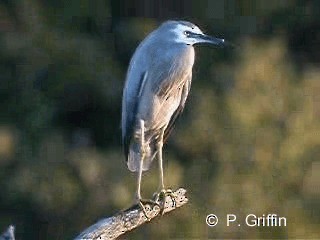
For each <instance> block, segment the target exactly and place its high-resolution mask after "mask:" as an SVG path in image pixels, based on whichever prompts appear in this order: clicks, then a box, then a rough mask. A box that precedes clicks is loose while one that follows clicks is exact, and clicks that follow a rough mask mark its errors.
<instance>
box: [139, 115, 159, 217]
mask: <svg viewBox="0 0 320 240" xmlns="http://www.w3.org/2000/svg"><path fill="white" fill-rule="evenodd" d="M140 130H141V132H140V156H141V158H140V162H139V169H138V178H137V192H136V195H135V201H136V202H137V204H138V205H139V207H140V208H141V209H142V211H143V214H144V216H145V217H146V218H147V219H148V220H150V218H149V217H148V215H147V212H146V209H145V207H144V205H143V204H150V205H158V206H159V204H158V203H157V202H155V201H153V200H149V199H142V198H141V178H142V166H143V160H144V157H145V140H144V120H142V119H141V120H140ZM159 207H160V206H159Z"/></svg>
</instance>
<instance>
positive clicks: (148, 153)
mask: <svg viewBox="0 0 320 240" xmlns="http://www.w3.org/2000/svg"><path fill="white" fill-rule="evenodd" d="M154 152H155V151H154V150H153V148H151V147H150V146H149V145H148V144H147V145H146V148H145V157H144V159H143V163H142V171H147V170H149V168H150V165H151V163H152V161H153V159H154V157H155V154H154ZM140 161H141V153H140V145H139V144H137V143H133V144H132V145H131V146H130V149H129V154H128V161H127V165H128V168H129V170H130V171H131V172H137V171H138V170H139V165H140Z"/></svg>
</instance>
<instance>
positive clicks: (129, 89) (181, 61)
mask: <svg viewBox="0 0 320 240" xmlns="http://www.w3.org/2000/svg"><path fill="white" fill-rule="evenodd" d="M201 43H208V44H213V45H218V46H223V45H225V41H224V39H219V38H215V37H211V36H208V35H206V34H204V33H203V32H202V31H201V30H200V29H199V27H197V26H196V25H195V24H193V23H191V22H187V21H166V22H164V23H163V24H162V25H160V27H159V28H157V29H156V30H154V31H153V32H151V33H150V34H149V35H148V36H147V37H146V38H145V39H144V40H143V41H142V42H141V43H140V45H139V46H138V48H137V49H136V51H135V53H134V55H133V57H132V59H131V61H130V65H129V68H128V72H127V77H126V82H125V86H124V90H123V99H122V124H121V125H122V141H123V145H124V152H125V157H126V161H127V165H128V168H129V170H130V171H132V172H137V175H138V177H137V191H136V195H135V198H136V201H137V203H139V204H140V206H142V205H141V202H143V200H142V198H141V194H140V184H141V176H142V171H147V170H148V169H149V168H150V165H151V163H152V161H153V160H154V159H155V158H157V160H158V163H159V179H160V183H159V192H162V193H164V194H166V193H167V192H168V193H169V191H167V190H166V189H165V187H164V182H163V165H162V147H163V144H164V142H165V141H166V140H167V138H168V136H169V134H170V132H171V130H172V128H173V126H174V123H175V121H176V119H177V117H178V116H179V115H180V114H181V112H182V111H183V108H184V106H185V102H186V99H187V97H188V93H189V90H190V87H191V78H192V67H193V64H194V57H195V53H194V47H193V46H194V45H195V44H201Z"/></svg>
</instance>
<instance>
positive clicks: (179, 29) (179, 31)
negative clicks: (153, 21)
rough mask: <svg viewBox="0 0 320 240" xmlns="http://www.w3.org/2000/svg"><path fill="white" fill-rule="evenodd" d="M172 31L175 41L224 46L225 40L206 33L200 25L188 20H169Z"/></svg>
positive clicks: (188, 43)
mask: <svg viewBox="0 0 320 240" xmlns="http://www.w3.org/2000/svg"><path fill="white" fill-rule="evenodd" d="M166 24H167V25H170V31H171V32H173V33H174V41H175V42H177V43H185V44H187V45H195V44H201V43H208V44H212V45H216V46H220V47H221V46H224V45H225V40H224V39H221V38H216V37H212V36H209V35H206V34H204V33H203V32H202V31H201V30H200V28H199V27H198V26H196V25H195V24H193V23H191V22H187V21H168V22H166Z"/></svg>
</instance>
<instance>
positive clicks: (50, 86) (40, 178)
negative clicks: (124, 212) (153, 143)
mask: <svg viewBox="0 0 320 240" xmlns="http://www.w3.org/2000/svg"><path fill="white" fill-rule="evenodd" d="M319 12H320V4H319V2H318V1H315V0H314V1H299V0H296V1H294V0H288V1H268V2H267V1H234V0H228V1H223V0H220V1H164V2H163V3H159V2H157V3H156V2H153V1H126V0H120V1H107V0H103V1H102V0H96V1H88V0H81V1H68V2H66V1H53V0H42V1H40V0H38V1H36V0H25V1H18V0H15V1H2V2H1V4H0V31H1V40H0V46H1V47H0V71H1V74H0V99H1V101H0V110H1V113H0V167H1V171H0V188H1V195H0V228H1V229H3V230H4V229H5V228H6V227H7V226H8V225H9V224H11V223H13V224H15V225H16V227H17V238H18V239H71V238H72V237H74V236H75V235H77V233H79V232H80V231H81V230H83V229H84V228H85V227H88V226H89V225H91V224H92V223H94V221H96V220H97V219H99V218H102V217H105V216H109V215H112V214H113V213H114V212H116V211H118V210H119V209H124V208H126V207H129V206H130V204H131V203H132V199H133V193H134V191H135V183H136V180H135V176H134V174H132V173H130V172H129V171H128V170H127V168H126V165H125V162H124V157H123V155H122V148H121V140H120V127H119V126H120V115H121V113H120V109H121V94H122V87H123V84H124V80H125V73H126V68H127V65H128V62H129V60H130V57H131V55H132V53H133V51H134V49H135V47H136V46H137V44H138V43H139V41H141V40H142V39H143V38H144V36H146V35H147V34H148V33H149V32H150V31H151V30H152V29H154V28H155V27H156V26H157V25H158V24H160V22H161V21H163V20H165V19H171V18H182V19H187V20H190V21H193V22H195V23H197V24H198V25H199V26H201V27H202V28H203V29H204V30H205V31H206V32H207V33H209V34H212V35H217V36H225V38H226V39H229V40H230V41H232V42H234V43H235V45H237V47H236V48H234V49H208V48H206V47H203V48H197V50H196V51H197V58H196V64H195V67H194V79H193V86H192V90H191V94H190V97H189V99H188V103H187V107H186V110H185V113H184V114H183V116H182V118H181V119H180V120H179V121H178V123H177V126H176V130H175V131H174V132H173V134H172V136H171V137H170V140H169V143H168V144H167V145H166V147H165V182H166V184H167V185H168V186H170V187H172V188H174V189H175V188H178V187H185V188H186V189H187V190H188V191H189V192H188V197H189V199H190V203H189V204H188V205H187V206H186V207H183V208H182V209H181V210H178V211H176V212H175V213H173V214H171V215H170V216H164V217H163V218H161V219H158V220H156V222H153V223H151V224H148V225H145V226H143V227H141V228H139V229H138V230H136V231H134V232H132V233H130V236H129V235H128V237H129V238H130V239H170V238H174V239H175V238H180V239H207V238H247V239H248V238H274V239H280V238H290V239H292V238H304V239H306V238H313V239H316V238H319V237H320V230H319V229H320V205H319V202H320V188H319V186H320V161H319V156H320V69H319V62H320V54H319V53H320V46H319V41H320V39H319V36H320V30H319V29H320V28H319V20H320V17H319V16H320V14H319ZM156 170H157V169H156V168H153V169H152V171H150V172H147V173H146V174H145V176H144V177H143V188H142V189H143V195H144V196H145V197H148V196H151V195H152V193H153V192H154V191H155V190H156V188H157V186H158V179H157V172H156ZM209 213H215V214H217V215H218V216H221V219H220V221H221V222H220V224H218V225H217V226H216V227H215V228H209V227H208V226H207V225H206V223H205V217H206V215H207V214H209ZM228 213H233V214H236V215H237V216H238V218H239V219H241V218H242V219H243V218H244V217H245V216H246V215H247V214H249V213H254V214H256V215H258V216H261V215H262V214H268V213H276V214H278V215H279V216H285V217H286V218H287V223H288V226H287V227H281V228H275V227H273V228H272V227H269V228H268V227H264V228H263V227H256V228H249V227H245V226H242V227H238V226H236V225H235V226H230V227H227V225H226V224H225V223H224V222H225V221H226V214H228Z"/></svg>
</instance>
